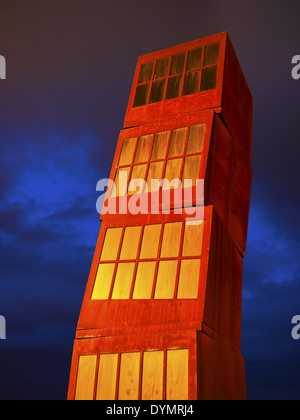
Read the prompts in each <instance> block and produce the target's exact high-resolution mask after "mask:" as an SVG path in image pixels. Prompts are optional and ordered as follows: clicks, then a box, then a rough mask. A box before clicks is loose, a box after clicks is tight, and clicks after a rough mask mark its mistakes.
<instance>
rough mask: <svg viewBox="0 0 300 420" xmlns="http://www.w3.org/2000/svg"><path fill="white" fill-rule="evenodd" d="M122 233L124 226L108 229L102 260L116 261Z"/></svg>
mask: <svg viewBox="0 0 300 420" xmlns="http://www.w3.org/2000/svg"><path fill="white" fill-rule="evenodd" d="M121 235H122V228H109V229H106V232H105V240H104V245H103V248H102V253H101V258H100V261H114V260H116V259H117V256H118V251H119V244H120V240H121Z"/></svg>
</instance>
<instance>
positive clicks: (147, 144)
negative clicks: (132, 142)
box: [134, 134, 153, 163]
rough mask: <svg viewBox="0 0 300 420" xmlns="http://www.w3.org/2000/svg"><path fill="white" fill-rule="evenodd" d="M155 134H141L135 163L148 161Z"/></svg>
mask: <svg viewBox="0 0 300 420" xmlns="http://www.w3.org/2000/svg"><path fill="white" fill-rule="evenodd" d="M152 138H153V135H152V134H149V135H146V136H141V137H140V138H139V141H138V146H137V150H136V154H135V159H134V163H138V162H147V161H148V160H149V157H150V152H151V147H152Z"/></svg>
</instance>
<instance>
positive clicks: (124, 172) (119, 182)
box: [111, 167, 130, 197]
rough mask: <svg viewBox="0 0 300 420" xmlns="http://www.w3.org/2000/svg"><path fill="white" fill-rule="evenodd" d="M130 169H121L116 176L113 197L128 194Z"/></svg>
mask: <svg viewBox="0 0 300 420" xmlns="http://www.w3.org/2000/svg"><path fill="white" fill-rule="evenodd" d="M129 172H130V167H125V168H120V169H118V170H117V173H116V176H115V185H114V187H113V189H112V193H111V196H112V197H119V196H120V197H121V196H123V195H126V194H127V186H128V180H129Z"/></svg>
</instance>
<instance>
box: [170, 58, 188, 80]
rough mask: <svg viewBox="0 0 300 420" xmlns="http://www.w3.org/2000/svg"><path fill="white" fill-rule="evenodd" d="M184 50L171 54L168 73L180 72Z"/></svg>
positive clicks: (182, 67)
mask: <svg viewBox="0 0 300 420" xmlns="http://www.w3.org/2000/svg"><path fill="white" fill-rule="evenodd" d="M184 62H185V52H184V53H180V54H176V55H173V57H172V62H171V70H170V75H173V74H178V73H182V72H183V70H184Z"/></svg>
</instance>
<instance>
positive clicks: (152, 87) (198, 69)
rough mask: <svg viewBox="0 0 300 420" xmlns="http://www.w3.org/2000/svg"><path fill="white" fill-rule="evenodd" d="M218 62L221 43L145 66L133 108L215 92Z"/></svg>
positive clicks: (164, 58) (142, 69)
mask: <svg viewBox="0 0 300 420" xmlns="http://www.w3.org/2000/svg"><path fill="white" fill-rule="evenodd" d="M218 60H219V44H218V43H217V44H212V45H206V46H205V47H204V49H203V48H202V47H200V48H196V49H192V50H189V51H185V52H182V53H179V54H175V55H173V56H172V57H163V58H159V59H157V60H156V61H155V62H154V61H151V62H149V63H143V64H142V65H141V69H140V74H139V78H138V85H137V88H136V92H135V97H134V102H133V107H134V108H136V107H139V106H144V105H147V104H153V103H156V102H161V101H163V100H170V99H174V98H178V97H180V96H186V95H192V94H194V93H198V92H203V91H206V90H211V89H215V87H216V80H217V70H218ZM199 86H200V89H199Z"/></svg>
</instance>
